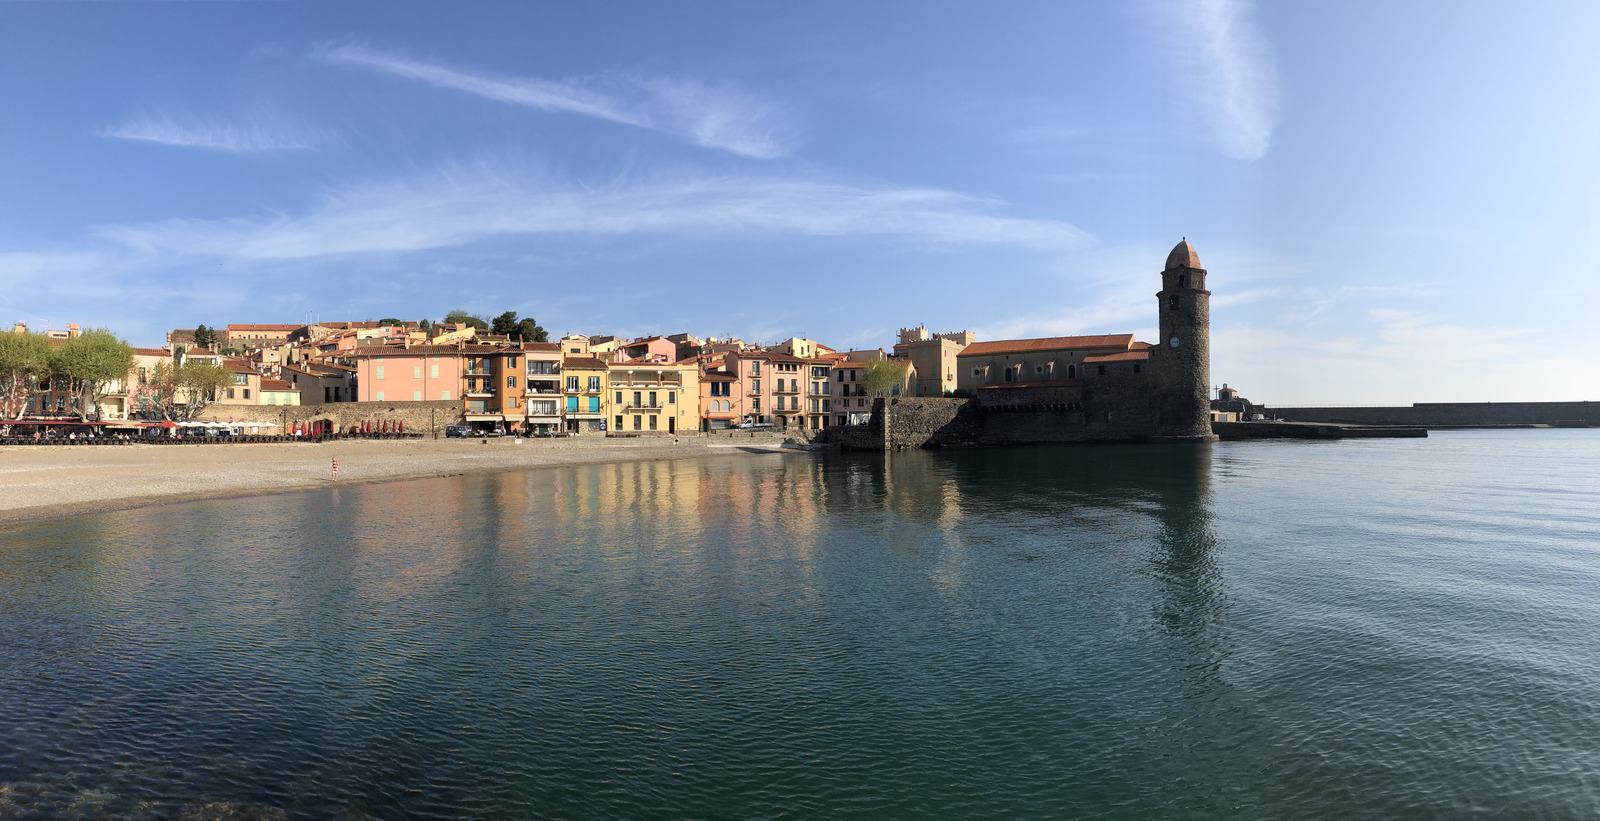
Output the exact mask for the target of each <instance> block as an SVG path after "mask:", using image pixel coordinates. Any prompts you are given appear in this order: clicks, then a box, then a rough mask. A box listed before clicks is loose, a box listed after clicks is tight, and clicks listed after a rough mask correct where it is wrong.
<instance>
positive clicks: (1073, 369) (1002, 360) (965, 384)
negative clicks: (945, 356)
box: [956, 334, 1149, 404]
mask: <svg viewBox="0 0 1600 821" xmlns="http://www.w3.org/2000/svg"><path fill="white" fill-rule="evenodd" d="M1147 348H1149V345H1147V344H1146V343H1143V342H1136V341H1134V338H1133V334H1106V335H1100V336H1056V337H1045V338H1041V339H1003V340H997V341H994V342H975V343H973V344H971V345H968V346H967V347H966V348H965V349H964V350H963V351H961V354H960V355H959V356H958V357H957V358H956V359H957V362H956V365H957V374H958V377H957V385H958V387H959V388H960V389H961V390H963V391H967V392H974V391H984V390H993V389H995V388H1007V389H1016V390H1015V391H1014V392H1013V394H1011V395H1013V396H1014V397H1015V402H1014V403H1020V404H1040V403H1042V402H1044V399H1037V397H1042V396H1045V394H1044V393H1041V391H1046V390H1051V391H1053V392H1052V393H1050V394H1049V396H1050V397H1051V398H1052V399H1054V400H1056V401H1064V402H1073V403H1075V402H1077V401H1079V399H1081V398H1082V397H1081V393H1082V390H1081V389H1082V387H1083V377H1084V372H1085V369H1086V368H1090V367H1093V368H1095V369H1096V370H1097V371H1104V370H1106V369H1108V368H1110V367H1111V363H1112V362H1116V361H1126V362H1130V363H1131V362H1133V361H1134V359H1127V360H1116V359H1105V358H1104V357H1116V356H1119V355H1122V354H1137V357H1136V358H1137V360H1138V361H1139V362H1143V361H1144V359H1145V358H1147V357H1148V354H1147V353H1145V351H1146V349H1147ZM1090 360H1093V361H1090ZM1129 367H1130V370H1131V367H1132V366H1131V365H1130V366H1129ZM1141 369H1142V368H1141ZM1024 388H1025V389H1028V391H1032V393H1029V392H1027V391H1022V389H1024ZM1036 399H1037V401H1035V400H1036Z"/></svg>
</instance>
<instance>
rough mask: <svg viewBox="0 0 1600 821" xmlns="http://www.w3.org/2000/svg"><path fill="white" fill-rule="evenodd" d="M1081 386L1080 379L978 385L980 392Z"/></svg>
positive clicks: (1081, 381)
mask: <svg viewBox="0 0 1600 821" xmlns="http://www.w3.org/2000/svg"><path fill="white" fill-rule="evenodd" d="M1082 385H1083V380H1082V379H1045V380H1042V381H1039V382H1001V383H999V384H996V385H979V386H978V390H980V391H992V390H996V389H1000V388H1008V389H1011V390H1015V389H1017V388H1076V387H1081V386H1082Z"/></svg>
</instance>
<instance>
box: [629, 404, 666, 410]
mask: <svg viewBox="0 0 1600 821" xmlns="http://www.w3.org/2000/svg"><path fill="white" fill-rule="evenodd" d="M665 407H666V405H643V404H641V405H623V406H622V409H623V410H629V411H642V410H649V411H653V410H661V409H663V408H665Z"/></svg>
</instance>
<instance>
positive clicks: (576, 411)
mask: <svg viewBox="0 0 1600 821" xmlns="http://www.w3.org/2000/svg"><path fill="white" fill-rule="evenodd" d="M562 346H563V349H565V348H566V347H567V346H566V341H565V340H563V341H562ZM608 367H609V366H608V365H607V363H606V361H605V360H603V359H598V358H595V357H593V356H570V355H568V356H563V357H562V359H561V390H562V400H563V404H562V422H563V424H565V425H566V432H567V433H568V434H585V433H603V432H605V430H606V415H607V413H608V411H609V410H610V402H609V401H608V397H607V396H606V378H607V376H608V375H609V373H610V371H609V370H608Z"/></svg>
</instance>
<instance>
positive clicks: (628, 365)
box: [607, 360, 700, 434]
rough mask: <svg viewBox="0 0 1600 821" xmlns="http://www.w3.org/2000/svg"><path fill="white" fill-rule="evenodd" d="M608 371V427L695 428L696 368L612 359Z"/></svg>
mask: <svg viewBox="0 0 1600 821" xmlns="http://www.w3.org/2000/svg"><path fill="white" fill-rule="evenodd" d="M607 370H608V372H609V373H608V376H609V380H608V385H607V390H608V391H609V392H610V394H611V397H610V398H611V400H612V403H611V416H612V420H611V421H612V424H611V430H612V431H613V432H618V433H621V432H627V433H668V434H675V433H678V432H680V431H693V430H698V429H699V423H698V419H697V417H698V416H699V396H700V385H699V376H700V368H699V367H698V366H697V365H695V364H687V365H685V364H681V363H667V362H644V361H638V360H635V361H630V362H614V363H611V365H610V367H609V368H608V369H607Z"/></svg>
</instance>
